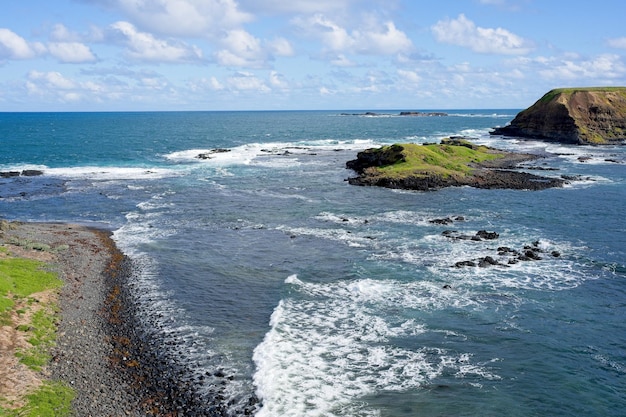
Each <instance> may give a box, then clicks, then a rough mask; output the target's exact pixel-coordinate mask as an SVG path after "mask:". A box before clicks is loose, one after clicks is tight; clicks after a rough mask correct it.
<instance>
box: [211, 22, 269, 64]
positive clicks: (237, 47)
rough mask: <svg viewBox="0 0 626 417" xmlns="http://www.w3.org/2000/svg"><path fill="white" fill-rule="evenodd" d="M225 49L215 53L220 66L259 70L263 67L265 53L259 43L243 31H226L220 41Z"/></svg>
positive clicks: (266, 56) (265, 58)
mask: <svg viewBox="0 0 626 417" xmlns="http://www.w3.org/2000/svg"><path fill="white" fill-rule="evenodd" d="M221 43H222V45H223V46H224V47H225V49H222V50H219V51H217V52H216V53H215V58H216V60H217V62H218V63H219V64H220V65H224V66H227V67H248V68H261V67H263V66H265V61H266V60H267V58H268V55H267V53H266V52H265V50H264V49H263V48H262V46H261V41H260V40H259V39H258V38H256V37H254V36H252V35H251V34H250V33H248V32H246V31H245V30H243V29H235V30H231V31H228V32H227V33H226V36H225V37H224V38H223V39H222V40H221Z"/></svg>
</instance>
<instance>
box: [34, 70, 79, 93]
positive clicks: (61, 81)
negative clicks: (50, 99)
mask: <svg viewBox="0 0 626 417" xmlns="http://www.w3.org/2000/svg"><path fill="white" fill-rule="evenodd" d="M28 79H29V80H31V81H37V82H40V83H43V84H45V85H47V86H48V87H52V88H55V89H61V90H71V89H73V88H76V84H75V83H74V82H73V81H72V80H70V79H69V78H66V77H64V76H63V75H62V74H61V73H60V72H56V71H50V72H41V71H31V72H29V73H28Z"/></svg>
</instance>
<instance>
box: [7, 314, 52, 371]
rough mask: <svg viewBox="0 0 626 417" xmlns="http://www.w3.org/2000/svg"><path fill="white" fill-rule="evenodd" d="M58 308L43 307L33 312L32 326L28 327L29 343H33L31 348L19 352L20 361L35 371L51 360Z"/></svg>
mask: <svg viewBox="0 0 626 417" xmlns="http://www.w3.org/2000/svg"><path fill="white" fill-rule="evenodd" d="M55 312H56V309H54V306H53V311H50V307H49V308H47V309H41V310H39V311H37V312H36V313H35V314H33V318H32V320H31V323H30V326H28V327H27V328H26V326H23V328H25V329H26V331H27V332H28V333H29V338H28V343H30V344H31V347H30V348H29V349H25V350H23V351H20V352H17V357H18V358H19V359H20V362H21V363H23V364H24V365H26V366H28V367H29V368H30V369H32V370H34V371H40V370H41V368H42V367H43V366H45V365H46V364H47V363H48V361H49V360H50V358H51V356H50V349H51V348H52V347H53V346H54V344H55V342H56V328H57V327H56V324H57V319H56V315H55Z"/></svg>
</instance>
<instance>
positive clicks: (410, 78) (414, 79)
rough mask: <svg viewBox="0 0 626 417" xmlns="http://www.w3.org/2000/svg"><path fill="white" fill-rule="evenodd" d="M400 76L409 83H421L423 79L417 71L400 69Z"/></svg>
mask: <svg viewBox="0 0 626 417" xmlns="http://www.w3.org/2000/svg"><path fill="white" fill-rule="evenodd" d="M398 75H399V76H400V78H401V79H402V80H403V81H405V82H407V83H409V84H419V83H420V82H421V81H422V77H420V76H419V74H418V73H417V72H415V71H407V70H401V69H400V70H398Z"/></svg>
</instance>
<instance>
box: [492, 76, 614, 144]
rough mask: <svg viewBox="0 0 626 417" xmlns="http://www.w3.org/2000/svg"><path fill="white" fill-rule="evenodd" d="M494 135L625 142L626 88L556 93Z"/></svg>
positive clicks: (527, 110) (568, 90)
mask: <svg viewBox="0 0 626 417" xmlns="http://www.w3.org/2000/svg"><path fill="white" fill-rule="evenodd" d="M491 133H492V134H494V135H504V136H519V137H527V138H535V139H544V140H549V141H555V142H563V143H572V144H594V145H602V144H610V143H618V142H625V141H626V87H605V88H562V89H555V90H552V91H550V92H548V93H547V94H545V95H544V96H543V97H542V98H540V99H539V100H538V101H537V102H536V103H535V104H533V105H532V106H530V107H529V108H527V109H526V110H523V111H522V112H520V113H519V114H517V116H516V117H515V119H513V121H512V122H511V123H510V124H509V125H507V126H504V127H500V128H496V129H495V130H494V131H493V132H491Z"/></svg>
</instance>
